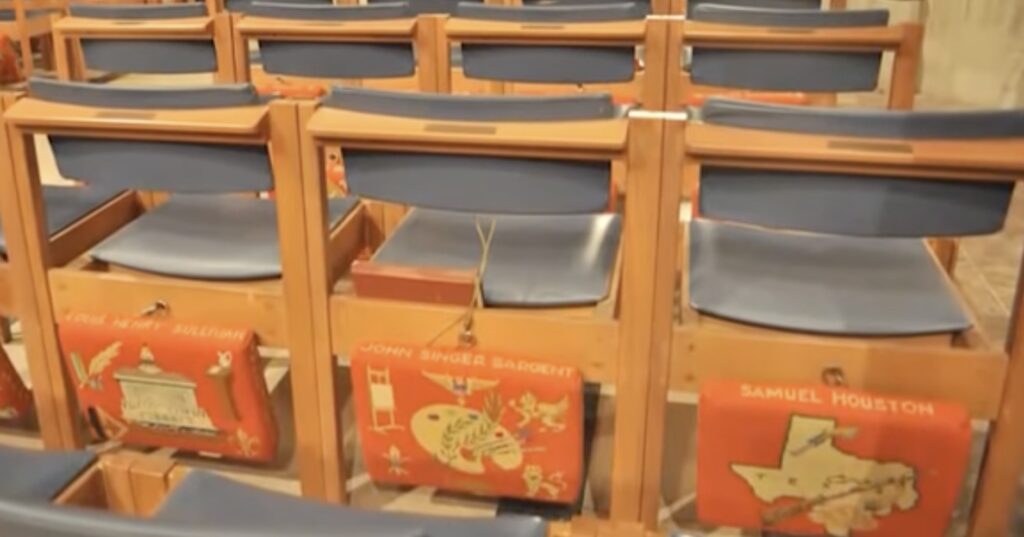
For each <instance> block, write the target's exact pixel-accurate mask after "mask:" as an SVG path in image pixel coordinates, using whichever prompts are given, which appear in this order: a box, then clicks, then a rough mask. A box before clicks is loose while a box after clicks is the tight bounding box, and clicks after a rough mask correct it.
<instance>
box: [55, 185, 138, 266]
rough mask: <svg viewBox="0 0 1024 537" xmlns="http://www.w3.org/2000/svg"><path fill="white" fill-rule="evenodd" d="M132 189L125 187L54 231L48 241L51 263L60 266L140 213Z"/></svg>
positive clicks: (136, 198)
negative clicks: (85, 213)
mask: <svg viewBox="0 0 1024 537" xmlns="http://www.w3.org/2000/svg"><path fill="white" fill-rule="evenodd" d="M140 210H141V208H140V206H139V203H138V197H137V196H136V194H135V192H132V191H126V192H122V193H121V194H120V195H118V196H116V197H114V198H113V199H111V200H110V201H108V202H107V203H105V204H103V205H102V206H101V207H99V208H97V209H96V210H94V211H92V212H91V213H89V214H87V215H85V216H84V217H82V218H80V219H79V220H78V221H76V222H74V223H73V224H71V225H70V226H68V227H67V228H65V229H63V230H61V231H60V232H58V233H57V234H56V235H55V236H54V237H53V238H52V239H51V241H50V253H51V254H50V255H52V256H53V257H52V259H53V264H54V265H55V266H63V265H66V264H68V263H70V262H71V261H72V260H73V259H75V258H77V257H78V256H80V255H82V254H83V253H85V252H86V251H88V250H89V249H90V248H92V247H93V246H95V245H96V244H98V243H99V242H100V241H102V240H103V239H105V238H107V237H109V236H110V235H112V234H113V233H114V232H115V231H117V230H118V229H120V228H121V227H122V226H124V225H125V224H127V223H128V222H130V221H132V220H133V219H135V218H136V217H137V216H139V214H140Z"/></svg>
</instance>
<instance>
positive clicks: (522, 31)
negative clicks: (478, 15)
mask: <svg viewBox="0 0 1024 537" xmlns="http://www.w3.org/2000/svg"><path fill="white" fill-rule="evenodd" d="M645 25H646V22H645V21H643V20H635V21H623V22H588V23H564V24H563V23H539V22H537V23H530V22H505V21H483V20H475V19H460V18H452V19H449V20H448V23H447V24H446V25H445V31H446V32H447V34H448V38H449V39H451V40H452V41H463V42H473V43H509V44H512V43H519V44H563V45H588V44H591V45H612V44H615V43H623V44H640V43H642V42H643V39H644V31H645Z"/></svg>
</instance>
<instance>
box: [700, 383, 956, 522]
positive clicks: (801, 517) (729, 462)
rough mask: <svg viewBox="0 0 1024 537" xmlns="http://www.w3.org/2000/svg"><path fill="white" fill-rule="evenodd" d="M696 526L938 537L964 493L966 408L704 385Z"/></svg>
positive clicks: (831, 392)
mask: <svg viewBox="0 0 1024 537" xmlns="http://www.w3.org/2000/svg"><path fill="white" fill-rule="evenodd" d="M698 412H699V418H698V433H697V515H698V517H699V518H700V519H701V521H702V522H707V523H711V524H718V525H728V526H739V527H743V528H763V529H770V530H772V531H778V532H782V533H787V534H794V535H831V536H837V537H848V536H856V537H868V536H870V537H889V536H891V537H906V536H910V535H913V536H914V537H940V536H942V535H944V534H945V530H946V527H947V526H948V524H949V522H950V517H951V515H952V512H953V509H954V506H955V504H956V500H957V497H958V496H959V494H960V489H961V485H962V484H963V479H964V473H965V470H966V467H967V461H968V455H969V452H970V441H971V423H970V418H969V416H968V414H967V412H966V410H964V409H963V408H961V407H959V406H956V405H952V404H945V403H939V402H934V401H922V400H916V399H908V398H903V397H890V396H882V395H879V394H872V393H867V392H863V391H857V390H851V389H846V388H832V387H826V386H786V385H764V384H751V383H738V382H708V383H705V384H704V386H703V387H702V389H701V398H700V409H699V411H698Z"/></svg>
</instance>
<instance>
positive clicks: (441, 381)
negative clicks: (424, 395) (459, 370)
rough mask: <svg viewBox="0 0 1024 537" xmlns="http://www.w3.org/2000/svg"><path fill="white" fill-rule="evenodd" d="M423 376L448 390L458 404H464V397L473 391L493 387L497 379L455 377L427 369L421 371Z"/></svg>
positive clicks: (496, 383)
mask: <svg viewBox="0 0 1024 537" xmlns="http://www.w3.org/2000/svg"><path fill="white" fill-rule="evenodd" d="M423 376H424V377H427V379H429V380H430V381H431V382H433V383H434V384H437V385H438V386H440V387H442V388H444V389H445V390H448V392H449V393H451V394H452V395H454V396H455V397H456V398H457V399H458V401H459V404H460V405H465V404H466V398H467V397H469V396H470V395H473V394H474V393H479V392H482V391H487V390H490V389H493V388H494V387H496V386H497V385H498V382H499V381H497V380H484V379H478V378H473V377H468V378H467V377H456V376H454V375H448V374H444V373H430V372H428V371H424V372H423Z"/></svg>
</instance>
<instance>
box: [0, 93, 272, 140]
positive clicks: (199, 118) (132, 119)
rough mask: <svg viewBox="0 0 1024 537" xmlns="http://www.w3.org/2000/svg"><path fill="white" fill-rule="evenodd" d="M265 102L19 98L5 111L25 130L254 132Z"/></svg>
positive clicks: (258, 127)
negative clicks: (160, 105) (151, 105)
mask: <svg viewBox="0 0 1024 537" xmlns="http://www.w3.org/2000/svg"><path fill="white" fill-rule="evenodd" d="M266 117H267V107H266V106H241V107H233V108H216V109H192V110H149V109H147V110H124V109H101V108H92V107H87V106H77V105H71V104H59V103H52V102H47V101H42V100H39V99H31V98H26V99H21V100H19V101H18V102H17V103H16V104H14V105H13V106H12V107H11V108H10V110H8V111H7V113H6V114H5V115H4V119H5V120H6V121H7V122H8V123H9V124H12V125H15V126H17V127H18V128H21V129H26V130H32V131H35V130H42V129H47V130H50V129H61V128H65V129H90V130H93V131H97V132H107V131H128V132H131V133H148V132H161V133H166V134H173V135H184V134H211V133H217V134H220V135H229V136H232V135H233V136H257V135H260V134H262V132H263V130H264V125H265V122H266Z"/></svg>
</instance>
